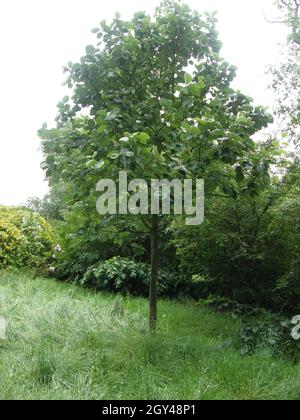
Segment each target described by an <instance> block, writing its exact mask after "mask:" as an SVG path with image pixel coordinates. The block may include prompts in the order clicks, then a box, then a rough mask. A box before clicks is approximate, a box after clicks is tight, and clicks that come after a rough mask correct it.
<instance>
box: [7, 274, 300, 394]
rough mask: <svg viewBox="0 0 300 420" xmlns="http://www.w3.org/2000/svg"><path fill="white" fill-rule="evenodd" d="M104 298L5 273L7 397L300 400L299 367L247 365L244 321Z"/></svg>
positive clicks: (263, 360)
mask: <svg viewBox="0 0 300 420" xmlns="http://www.w3.org/2000/svg"><path fill="white" fill-rule="evenodd" d="M159 306H160V308H159V315H160V324H159V330H158V333H157V335H156V336H155V337H153V336H149V334H148V333H147V302H146V301H145V300H143V299H130V298H125V299H122V298H120V297H116V296H104V295H99V294H98V295H97V294H94V293H92V292H88V291H85V290H82V289H80V288H77V287H75V286H72V285H66V284H59V283H56V282H54V281H52V280H44V279H33V278H31V277H30V276H28V275H13V274H8V273H3V274H0V316H2V317H6V318H7V320H8V323H9V326H8V340H7V341H0V399H2V400H3V399H17V400H19V399H47V400H48V399H51V400H52V399H204V400H207V399H209V400H219V399H300V386H299V385H300V366H293V365H292V364H289V363H288V362H286V361H283V360H274V359H272V357H271V356H270V354H269V353H268V351H265V352H262V353H260V354H256V355H255V356H253V357H242V356H241V355H240V354H239V352H238V351H237V350H235V348H234V346H233V343H232V338H233V336H234V333H235V331H236V329H237V328H238V321H234V320H233V319H232V318H231V317H230V316H224V315H221V314H220V315H219V314H216V313H213V312H210V311H208V310H206V309H203V308H199V307H194V306H192V305H191V304H185V305H184V304H179V303H173V302H160V305H159Z"/></svg>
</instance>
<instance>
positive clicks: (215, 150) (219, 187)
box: [40, 0, 272, 329]
mask: <svg viewBox="0 0 300 420" xmlns="http://www.w3.org/2000/svg"><path fill="white" fill-rule="evenodd" d="M93 32H94V33H95V34H96V36H97V38H98V40H99V43H98V45H97V47H94V46H89V47H87V50H86V55H85V56H84V57H83V58H82V59H81V61H80V63H76V64H73V63H69V65H68V66H67V67H66V69H65V71H66V72H67V73H68V79H67V84H68V86H69V87H70V89H72V91H73V94H72V99H71V100H69V98H64V100H63V101H62V102H61V103H60V105H59V108H60V114H59V117H58V119H57V128H56V129H53V130H47V128H46V127H44V129H43V130H41V133H40V134H41V137H42V138H43V150H44V154H45V162H44V163H43V168H44V169H45V170H46V173H47V176H48V178H49V180H50V183H51V185H52V186H57V185H62V184H63V185H64V191H65V201H66V203H68V205H69V206H72V210H70V213H71V214H72V213H73V212H77V214H78V213H80V215H81V216H80V217H81V218H85V219H86V220H89V221H90V220H91V218H92V219H93V220H94V219H95V218H96V217H97V218H98V220H99V215H97V214H96V206H95V204H96V200H97V193H96V191H95V186H96V183H97V181H98V180H99V178H111V179H114V180H117V179H118V175H119V171H120V170H126V171H127V172H128V176H129V180H131V179H135V178H142V179H144V180H146V181H147V182H148V185H150V182H151V179H153V178H154V179H157V178H169V179H174V178H179V179H185V178H191V177H192V178H204V179H205V182H206V196H207V197H209V196H210V195H211V194H213V193H215V192H216V191H217V192H220V193H225V194H227V195H229V196H232V197H233V198H235V197H236V195H237V191H236V190H237V189H238V184H239V182H240V181H242V180H243V179H244V171H247V168H248V166H247V165H248V163H247V154H248V153H250V152H251V151H254V150H255V143H254V142H253V140H252V138H251V137H252V135H253V134H255V133H256V132H257V131H259V130H260V129H261V128H262V127H265V126H266V125H267V124H268V122H271V121H272V118H271V117H270V116H269V115H267V114H266V113H265V110H264V109H263V108H262V107H253V105H252V103H251V99H250V98H248V97H246V96H245V95H243V94H241V93H240V92H235V91H234V90H232V89H231V88H230V84H231V82H232V80H233V78H234V76H235V69H234V68H233V67H232V66H230V65H229V64H228V63H226V62H225V61H224V60H223V59H222V58H221V57H220V55H219V53H220V48H221V44H220V41H219V40H218V34H217V30H216V19H215V16H210V15H208V14H206V15H205V16H204V17H202V16H200V15H199V14H198V13H197V12H192V11H191V10H190V9H189V7H188V6H186V5H184V4H181V3H177V2H175V1H169V0H166V1H164V2H163V3H162V4H161V6H160V7H159V8H158V9H157V11H156V14H155V17H154V19H152V18H151V17H150V16H148V15H146V14H145V13H142V12H140V13H137V14H135V16H134V18H133V19H132V20H131V21H123V20H121V19H120V16H119V15H117V16H116V18H115V19H114V20H113V22H112V24H110V25H108V24H107V23H106V22H102V23H101V27H100V28H96V29H95V30H94V31H93ZM188 72H189V73H188ZM83 111H84V115H83ZM86 114H88V115H86ZM243 156H246V157H245V159H243ZM269 164H270V162H269V163H268V162H266V164H260V162H257V168H259V171H260V174H261V182H266V183H267V182H268V181H269V176H268V170H269ZM257 187H258V185H257V183H256V182H252V183H249V184H247V185H245V188H244V193H247V194H249V195H250V196H251V195H252V196H254V195H255V194H256V189H257ZM162 219H164V218H163V217H161V216H159V215H152V216H149V217H142V216H141V217H136V218H135V220H134V221H132V220H133V219H132V217H130V218H128V217H126V218H125V217H124V218H123V220H126V223H130V224H133V225H134V226H135V230H139V229H140V227H141V226H143V228H142V229H143V231H145V232H148V235H150V243H151V281H150V328H151V329H155V326H156V320H157V281H158V275H157V273H158V265H159V230H160V226H161V224H162V223H163V221H162ZM116 220H118V221H119V220H120V217H105V216H102V218H101V224H102V226H101V227H102V228H103V229H105V230H106V231H107V230H108V231H110V232H111V230H113V231H114V234H115V235H116V236H118V235H122V234H123V235H124V234H126V229H127V227H124V230H123V231H122V230H118V228H117V223H119V222H116ZM101 224H100V225H101ZM98 226H99V223H98ZM101 227H100V231H101Z"/></svg>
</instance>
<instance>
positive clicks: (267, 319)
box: [238, 313, 300, 362]
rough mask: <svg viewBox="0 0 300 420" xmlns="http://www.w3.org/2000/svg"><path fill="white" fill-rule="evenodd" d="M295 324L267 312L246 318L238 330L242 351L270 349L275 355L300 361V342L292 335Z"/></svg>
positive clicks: (245, 352)
mask: <svg viewBox="0 0 300 420" xmlns="http://www.w3.org/2000/svg"><path fill="white" fill-rule="evenodd" d="M292 329H293V324H292V322H291V320H286V319H284V318H282V317H281V316H278V315H274V314H271V313H265V314H264V316H261V317H258V318H257V317H253V318H245V321H244V325H243V326H242V328H241V330H240V331H239V332H238V342H239V346H240V349H241V353H242V354H244V355H252V354H253V353H254V352H256V351H264V350H266V349H267V350H268V351H271V352H272V355H273V356H287V357H289V358H290V359H292V360H293V361H295V362H299V361H300V356H299V354H300V342H299V341H295V340H294V339H293V338H292V336H291V333H292Z"/></svg>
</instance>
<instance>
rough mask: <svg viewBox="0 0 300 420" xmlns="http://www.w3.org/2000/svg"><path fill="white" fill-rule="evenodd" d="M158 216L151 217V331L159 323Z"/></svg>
mask: <svg viewBox="0 0 300 420" xmlns="http://www.w3.org/2000/svg"><path fill="white" fill-rule="evenodd" d="M158 241H159V239H158V216H157V215H152V218H151V277H150V299H149V301H150V316H149V326H150V330H151V331H155V330H156V323H157V285H158V265H159V255H158Z"/></svg>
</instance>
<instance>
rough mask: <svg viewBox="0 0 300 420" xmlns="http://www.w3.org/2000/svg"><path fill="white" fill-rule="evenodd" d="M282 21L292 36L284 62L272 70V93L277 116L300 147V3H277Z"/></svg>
mask: <svg viewBox="0 0 300 420" xmlns="http://www.w3.org/2000/svg"><path fill="white" fill-rule="evenodd" d="M277 5H278V7H279V10H280V14H281V17H280V18H279V20H278V23H282V24H285V25H286V26H287V27H288V28H289V30H290V34H289V37H288V43H287V45H285V46H284V47H283V51H282V54H281V55H282V57H284V59H283V61H282V62H281V63H280V64H279V65H278V66H275V67H272V68H271V74H272V75H273V89H274V91H275V93H276V96H277V105H276V108H277V116H278V117H279V121H280V124H281V128H283V130H281V131H284V137H288V138H289V139H290V140H291V141H293V142H294V144H295V145H296V146H297V148H298V147H299V139H300V129H299V126H300V1H299V0H280V1H278V2H277Z"/></svg>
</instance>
